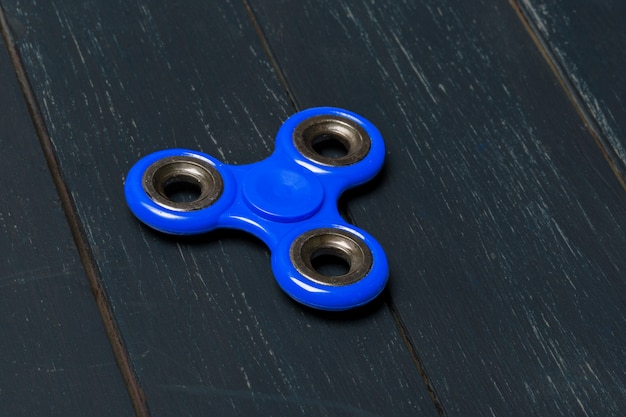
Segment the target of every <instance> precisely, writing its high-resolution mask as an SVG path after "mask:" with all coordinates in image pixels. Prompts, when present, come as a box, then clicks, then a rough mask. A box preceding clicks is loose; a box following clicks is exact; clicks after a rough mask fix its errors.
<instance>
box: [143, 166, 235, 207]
mask: <svg viewBox="0 0 626 417" xmlns="http://www.w3.org/2000/svg"><path fill="white" fill-rule="evenodd" d="M142 185H143V189H144V191H145V192H146V194H148V196H149V197H150V198H151V199H152V200H153V201H154V202H155V203H157V204H159V205H161V206H163V207H165V208H168V209H171V210H176V211H195V210H200V209H203V208H207V207H209V206H211V205H212V204H213V203H215V202H216V201H217V200H218V199H219V198H220V196H221V195H222V191H223V190H224V182H223V180H222V176H221V175H220V173H219V171H218V170H217V169H216V168H215V167H214V166H213V165H211V164H210V163H208V162H206V161H204V160H202V159H199V158H194V157H190V156H170V157H167V158H163V159H159V160H158V161H156V162H155V163H153V164H152V165H150V166H149V167H148V169H146V172H145V173H144V175H143V181H142ZM181 196H182V197H183V198H180V197H181Z"/></svg>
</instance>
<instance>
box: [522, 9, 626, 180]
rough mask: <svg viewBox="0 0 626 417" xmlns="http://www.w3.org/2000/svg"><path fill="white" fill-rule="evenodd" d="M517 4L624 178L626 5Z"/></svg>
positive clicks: (625, 147) (625, 143)
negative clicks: (625, 25) (625, 26)
mask: <svg viewBox="0 0 626 417" xmlns="http://www.w3.org/2000/svg"><path fill="white" fill-rule="evenodd" d="M517 3H518V4H519V6H520V8H521V10H523V12H524V15H525V17H526V18H527V19H528V21H529V22H530V26H531V28H532V30H534V31H535V33H536V35H537V37H538V39H539V40H540V42H541V47H542V48H544V49H545V52H546V54H547V55H548V58H549V59H550V60H552V61H553V62H554V65H555V67H556V69H557V71H558V72H559V73H560V76H561V77H562V78H563V81H564V83H565V84H566V86H567V87H568V88H569V89H570V91H571V94H572V98H573V99H574V100H575V101H576V102H577V105H578V106H579V107H580V111H581V112H582V113H583V114H584V116H585V117H586V118H587V120H588V124H589V125H590V127H591V128H592V129H593V130H594V131H595V132H596V134H597V136H598V139H599V141H600V143H601V144H602V146H603V147H604V148H605V149H606V152H607V156H608V157H609V159H610V160H611V162H612V163H613V164H614V165H615V169H616V171H618V172H619V175H620V176H621V177H622V178H626V139H624V138H626V83H624V65H625V64H626V58H625V55H624V50H626V32H625V31H624V19H626V3H624V2H621V1H617V0H609V1H601V2H587V1H561V0H545V1H544V0H521V1H518V2H517Z"/></svg>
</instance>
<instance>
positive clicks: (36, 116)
mask: <svg viewBox="0 0 626 417" xmlns="http://www.w3.org/2000/svg"><path fill="white" fill-rule="evenodd" d="M0 32H1V33H2V37H3V38H4V41H5V43H6V46H7V50H8V53H9V58H10V60H11V64H12V66H13V69H14V71H15V75H16V77H17V80H18V83H19V85H20V89H21V90H22V94H23V95H24V100H25V102H26V107H27V108H28V112H29V114H30V117H31V119H32V122H33V125H34V127H35V131H36V133H37V137H38V139H39V143H40V145H41V147H42V150H43V153H44V156H45V159H46V163H47V165H48V170H49V171H50V174H51V176H52V180H53V182H54V185H55V187H56V190H57V194H58V196H59V199H60V201H61V204H62V207H63V211H64V213H65V216H66V218H67V221H68V224H69V228H70V230H71V233H72V237H73V239H74V244H75V245H76V249H77V250H78V254H79V256H80V259H81V262H82V264H83V268H84V269H85V274H86V275H87V278H88V280H89V284H90V286H91V290H92V293H93V296H94V298H95V301H96V305H97V307H98V311H99V312H100V316H101V318H102V321H103V324H104V328H105V331H106V334H107V337H108V338H109V341H110V343H111V348H112V349H113V353H114V355H115V359H116V361H117V364H118V367H119V369H120V372H121V374H122V378H123V379H124V382H125V384H126V387H127V390H128V394H129V396H130V399H131V402H132V404H133V408H134V409H135V414H136V415H137V416H138V417H149V416H150V412H149V410H148V405H147V402H146V398H145V395H144V393H143V390H142V389H141V387H140V385H139V382H138V379H137V376H136V375H135V372H134V371H133V369H132V365H131V361H130V358H129V355H128V351H127V349H126V347H125V346H124V342H123V340H122V336H121V334H120V331H119V328H118V326H117V323H116V321H115V317H114V315H113V311H112V309H111V305H110V303H109V302H108V300H107V296H106V293H105V290H104V287H103V285H102V280H101V278H100V275H99V273H98V270H97V268H96V265H95V262H94V260H93V256H92V253H91V250H90V248H89V244H88V243H87V239H86V238H85V234H84V231H83V228H82V226H81V224H80V220H79V217H78V214H77V212H76V208H75V206H74V203H73V201H72V198H71V195H70V192H69V190H68V188H67V185H66V184H65V182H64V181H63V176H62V174H61V171H60V168H59V163H58V161H57V159H56V156H55V154H54V149H53V146H52V141H51V140H50V135H49V133H48V129H47V127H46V124H45V121H44V118H43V115H42V113H41V110H40V108H39V105H38V103H37V99H36V97H35V93H34V91H33V89H32V86H31V84H30V81H29V80H28V75H27V74H26V70H25V67H24V64H23V62H22V58H21V56H20V53H19V51H18V49H17V46H16V44H15V40H14V38H13V34H12V33H11V29H10V27H9V24H8V21H7V19H6V15H5V12H4V9H3V8H2V6H1V5H0Z"/></svg>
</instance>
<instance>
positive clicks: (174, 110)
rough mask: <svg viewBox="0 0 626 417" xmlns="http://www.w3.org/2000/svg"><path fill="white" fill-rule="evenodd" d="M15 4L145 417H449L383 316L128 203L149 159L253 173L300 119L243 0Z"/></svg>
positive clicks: (234, 238)
mask: <svg viewBox="0 0 626 417" xmlns="http://www.w3.org/2000/svg"><path fill="white" fill-rule="evenodd" d="M3 5H4V7H5V9H6V10H7V13H8V14H9V16H10V17H11V18H12V19H13V22H14V26H15V27H16V28H22V31H21V33H20V34H19V38H18V39H17V43H18V47H19V50H20V53H21V54H22V57H23V60H24V62H25V66H26V68H27V71H28V75H29V78H30V80H31V83H32V85H33V88H34V91H35V94H36V96H37V100H38V103H39V105H40V108H41V111H42V114H43V117H44V119H45V121H46V124H47V127H48V130H49V133H50V137H51V140H52V142H53V144H54V147H55V150H56V152H57V157H58V159H59V161H60V165H61V171H62V175H63V176H64V178H65V180H66V182H67V185H68V187H69V190H70V192H71V195H72V198H73V199H74V204H75V207H76V211H77V215H78V216H79V218H80V220H81V225H82V227H83V228H84V232H85V235H86V236H87V239H88V243H89V245H90V248H91V251H92V256H93V259H94V262H95V267H96V270H97V272H98V275H99V276H100V280H101V281H102V285H103V286H104V288H105V290H106V292H107V294H108V296H109V299H110V303H111V305H112V310H113V312H114V314H115V319H116V321H117V325H118V326H119V330H120V332H121V336H122V338H123V340H124V341H125V345H126V347H127V349H128V354H129V356H130V358H131V360H132V366H133V368H134V371H135V375H136V379H137V381H138V383H139V385H140V386H141V387H142V389H143V392H144V393H145V401H146V403H145V407H143V410H145V411H144V412H146V413H147V412H148V411H149V412H150V414H151V415H152V416H172V415H179V416H191V415H207V414H210V415H219V416H229V415H242V416H244V415H245V416H249V415H259V416H261V415H262V416H285V415H328V416H346V415H355V416H356V415H359V416H366V415H384V414H386V413H388V412H390V410H393V413H394V414H395V415H407V416H408V415H424V416H429V415H430V416H434V415H436V409H435V407H434V406H433V405H432V403H431V401H430V399H429V396H428V393H427V390H426V388H425V387H424V384H423V382H422V380H421V377H420V374H419V373H418V372H417V370H416V369H415V366H414V363H413V361H414V359H413V358H412V357H411V355H410V352H408V351H407V349H406V347H405V345H404V342H403V339H402V336H401V334H400V333H399V332H398V330H397V327H396V324H395V322H394V320H393V316H392V313H391V312H390V310H389V309H388V308H386V306H385V305H384V304H383V303H381V302H379V303H376V304H374V305H372V306H370V307H369V308H368V309H366V310H365V311H361V312H360V313H359V314H358V315H354V314H347V315H341V316H339V317H335V316H334V315H327V314H319V313H315V312H312V311H309V310H306V309H303V308H302V307H301V306H299V305H296V304H295V303H293V302H292V301H291V300H290V299H288V298H287V297H286V296H285V295H283V294H282V293H281V292H280V290H279V288H278V287H277V285H276V284H275V282H274V280H273V277H272V273H271V269H270V262H269V256H268V255H269V253H268V251H267V249H266V248H265V247H264V246H263V245H262V244H261V243H260V242H258V241H256V240H254V239H253V238H250V237H248V236H246V235H244V234H239V233H232V232H218V233H213V234H210V235H206V236H200V237H197V238H190V239H180V238H171V237H167V236H164V235H161V234H159V233H156V232H153V231H151V230H148V229H147V228H145V227H143V226H142V225H140V224H139V223H138V221H137V220H136V219H135V218H133V216H132V215H131V214H130V212H129V211H128V209H127V207H126V204H125V201H124V196H123V188H122V184H123V179H124V176H125V174H126V172H127V170H128V169H129V168H130V166H131V165H132V164H133V163H134V162H135V161H136V160H137V159H138V158H139V157H140V156H142V155H145V154H147V153H149V152H152V151H155V150H158V149H161V148H169V147H174V146H180V147H188V148H193V149H200V150H202V151H205V152H208V153H211V154H213V155H215V156H217V157H219V158H222V159H223V160H225V161H226V162H229V163H245V162H251V161H255V160H258V159H260V158H263V157H265V156H267V155H268V154H269V152H270V150H271V149H272V147H273V136H274V134H275V132H276V130H277V129H278V127H279V126H280V124H281V123H282V121H283V120H284V119H285V118H286V117H287V116H288V115H289V114H291V113H292V112H293V111H294V109H293V108H292V107H291V106H290V102H289V100H288V96H287V94H286V93H285V92H284V91H283V89H282V87H281V85H280V83H279V81H278V78H277V77H276V74H275V73H274V72H273V69H272V66H271V64H270V62H269V61H268V59H267V57H266V55H265V53H264V50H263V48H262V43H261V42H260V40H259V38H258V36H257V34H256V32H255V29H254V27H253V25H252V24H251V21H250V19H249V17H248V15H247V13H246V10H245V8H244V7H243V6H242V4H241V3H240V2H225V3H220V4H218V3H215V2H214V3H207V2H158V1H140V2H127V1H119V2H111V1H88V2H57V1H51V2H45V3H41V2H12V1H5V2H3ZM16 31H17V29H16ZM140 400H141V399H140ZM146 410H147V411H146Z"/></svg>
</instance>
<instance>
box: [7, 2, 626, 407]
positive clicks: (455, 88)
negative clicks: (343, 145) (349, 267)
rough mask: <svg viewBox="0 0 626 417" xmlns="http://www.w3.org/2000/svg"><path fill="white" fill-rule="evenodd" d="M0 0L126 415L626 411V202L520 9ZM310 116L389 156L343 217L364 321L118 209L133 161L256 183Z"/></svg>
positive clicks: (259, 250)
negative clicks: (128, 401) (383, 286)
mask: <svg viewBox="0 0 626 417" xmlns="http://www.w3.org/2000/svg"><path fill="white" fill-rule="evenodd" d="M1 3H2V5H3V6H4V8H5V10H6V11H7V14H8V15H9V17H10V18H11V21H12V30H13V32H14V34H15V36H16V39H17V46H18V48H19V51H20V53H21V54H22V57H23V60H24V63H25V66H26V70H27V74H28V76H29V79H30V81H31V83H32V86H33V89H34V93H35V96H36V99H37V103H38V105H39V106H40V109H41V111H42V114H43V119H44V122H45V124H46V126H47V129H48V131H49V133H50V137H51V140H52V143H53V145H54V150H55V152H56V156H57V158H58V160H59V162H60V166H61V174H62V175H63V178H64V180H65V183H66V184H67V186H68V189H69V191H70V193H71V197H72V199H73V203H74V206H75V213H74V214H76V215H77V216H78V218H79V220H80V222H79V226H80V227H81V228H82V230H83V233H84V235H85V236H86V243H87V245H88V247H89V250H90V252H91V258H90V259H93V267H94V270H95V271H96V274H97V275H98V279H99V280H100V282H101V283H102V285H103V286H104V288H105V289H106V294H107V296H108V301H109V303H110V305H111V309H112V312H113V314H114V318H115V320H116V322H117V326H118V328H119V331H120V337H121V338H122V339H123V340H124V342H125V346H126V348H127V353H128V355H129V357H130V359H131V369H129V371H131V372H133V374H134V375H135V378H136V381H137V382H138V384H139V386H140V387H141V388H142V389H143V392H144V393H145V400H144V398H143V397H137V396H135V403H142V404H143V403H144V401H145V404H144V406H142V407H138V409H139V410H140V413H142V414H144V415H147V414H148V413H149V414H151V415H154V416H158V415H163V416H166V415H173V414H176V415H206V414H207V413H210V414H212V415H264V416H265V415H281V416H282V415H342V416H344V415H394V416H397V415H420V416H421V415H437V414H439V415H446V416H468V415H497V416H500V415H507V416H527V415H550V416H552V415H559V416H571V415H588V416H589V415H597V416H607V415H619V412H620V410H623V409H624V408H626V374H625V372H624V367H623V366H622V364H623V363H624V361H625V360H626V351H625V349H624V346H625V343H626V340H625V339H626V336H625V334H626V332H624V330H625V329H626V323H625V322H626V299H625V297H626V296H625V290H626V288H625V286H626V284H625V282H624V272H623V271H625V270H626V258H625V257H624V256H623V253H624V250H625V249H626V233H625V232H626V220H625V219H626V196H625V194H624V190H623V189H622V188H621V186H620V183H619V181H618V180H617V178H616V177H615V175H614V174H613V172H612V170H611V167H610V164H609V162H607V160H606V159H605V158H604V155H603V152H602V151H601V150H600V149H599V148H598V146H597V145H596V142H595V140H594V136H593V135H592V134H591V133H590V131H589V130H588V129H586V127H585V125H584V123H583V121H582V120H581V118H580V117H579V115H578V111H577V109H576V108H575V107H574V106H573V105H572V102H571V100H570V99H569V97H568V94H567V92H566V91H565V90H564V89H563V88H562V87H563V86H562V85H561V83H560V82H559V80H558V78H557V77H556V76H555V75H554V73H553V72H552V70H551V68H550V67H549V65H547V63H546V61H545V60H544V58H543V57H542V55H541V53H540V51H539V50H538V49H537V47H536V45H535V43H534V41H533V39H532V37H531V36H530V34H529V32H528V31H527V30H526V28H525V26H524V23H523V19H521V18H520V16H519V14H518V13H517V12H516V8H515V7H514V5H511V4H507V3H504V2H501V3H499V4H493V3H492V2H486V1H485V2H472V3H471V4H470V3H469V2H462V1H461V0H447V1H438V2H435V1H422V2H418V3H414V2H402V1H394V2H392V1H387V2H373V1H360V2H346V1H342V2H324V3H323V4H320V3H319V2H311V1H304V2H303V1H298V2H295V1H272V2H261V1H246V2H243V3H240V2H226V3H220V4H217V3H207V2H199V1H198V2H196V1H193V2H177V1H172V2H157V1H156V0H155V1H148V0H143V1H138V2H132V3H131V2H121V1H114V2H110V1H108V2H105V1H104V0H101V1H96V0H90V1H86V2H82V3H79V2H60V1H49V2H35V1H34V0H30V1H17V0H2V2H1ZM315 105H335V106H342V107H346V108H349V109H351V110H353V111H356V112H358V113H360V114H362V115H363V116H365V117H367V118H369V119H370V120H371V121H373V122H374V123H375V124H376V125H377V126H378V127H379V128H380V130H381V131H382V132H383V135H384V137H385V138H386V141H387V147H388V159H387V163H386V168H385V170H384V172H383V173H382V175H381V176H380V177H379V178H378V180H377V181H375V183H373V184H370V185H368V186H367V187H364V188H361V189H359V190H357V191H355V192H351V193H350V194H349V197H351V198H346V199H345V203H346V204H347V208H346V211H347V213H348V215H349V216H350V218H351V219H352V220H354V221H355V222H356V223H357V224H358V225H359V226H360V227H362V228H364V229H366V230H368V231H370V232H371V233H372V234H373V235H374V236H376V237H377V239H379V240H380V241H381V243H383V245H384V247H385V248H386V250H387V252H388V256H389V258H390V263H391V268H392V276H391V280H392V281H391V284H390V288H389V291H388V292H387V293H386V294H385V297H383V299H381V300H380V301H379V302H377V303H374V304H373V305H372V306H369V307H368V308H366V309H364V310H360V311H357V312H354V313H349V314H342V315H339V316H336V315H333V314H321V313H315V312H312V311H310V310H307V309H303V308H302V307H300V306H298V305H296V304H294V303H293V302H291V301H290V300H289V299H287V297H286V296H284V295H283V294H281V293H280V291H279V289H278V288H277V286H276V285H275V284H274V282H273V278H272V275H271V270H270V266H269V256H268V255H269V254H268V252H267V250H266V249H265V248H264V247H263V245H262V244H261V243H259V242H258V241H256V240H254V239H252V238H249V237H247V236H245V235H243V234H241V233H233V232H216V233H211V234H208V235H206V236H200V237H196V238H172V237H167V236H164V235H161V234H159V233H156V232H152V231H150V230H148V229H147V228H145V227H143V226H141V225H140V224H138V222H137V221H136V220H135V219H134V218H133V217H132V215H131V214H130V213H129V212H128V210H127V209H126V207H125V204H124V201H123V195H122V181H123V178H124V175H125V173H126V171H127V170H128V168H129V167H130V166H131V165H132V163H133V162H135V161H136V159H137V158H139V157H140V156H142V155H144V154H146V153H148V152H152V151H154V150H157V149H161V148H169V147H174V146H180V147H189V148H194V149H199V150H202V151H205V152H207V153H210V154H213V155H215V156H217V157H219V158H221V159H223V160H224V161H225V162H228V163H245V162H252V161H255V160H258V159H260V158H263V157H265V156H267V155H268V154H269V152H270V151H271V149H272V137H273V135H274V133H275V131H276V129H277V128H278V126H279V125H280V123H281V122H282V121H283V120H284V119H285V118H286V117H287V116H288V115H289V114H291V113H293V112H294V111H295V110H296V109H299V108H304V107H310V106H315ZM88 261H89V259H88ZM422 377H423V378H422ZM422 379H423V380H424V381H425V383H426V384H427V385H428V387H429V388H430V389H432V390H433V392H432V396H433V397H432V398H429V395H428V392H427V389H426V388H425V386H424V385H425V383H424V382H423V381H422Z"/></svg>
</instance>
